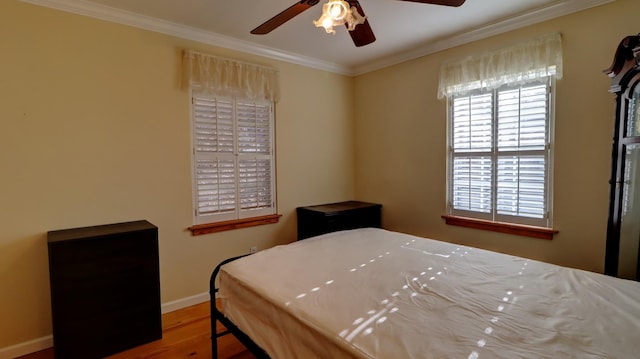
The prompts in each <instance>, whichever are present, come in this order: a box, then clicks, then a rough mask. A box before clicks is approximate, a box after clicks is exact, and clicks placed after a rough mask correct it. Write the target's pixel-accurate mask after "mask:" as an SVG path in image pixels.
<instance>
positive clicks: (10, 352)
mask: <svg viewBox="0 0 640 359" xmlns="http://www.w3.org/2000/svg"><path fill="white" fill-rule="evenodd" d="M207 301H209V292H206V293H200V294H196V295H193V296H191V297H186V298H182V299H178V300H174V301H172V302H167V303H164V304H162V306H161V308H160V310H161V311H162V314H165V313H169V312H173V311H176V310H178V309H182V308H186V307H189V306H192V305H196V304H200V303H204V302H207ZM52 346H53V335H47V336H44V337H42V338H36V339H32V340H29V341H26V342H23V343H18V344H16V345H12V346H9V347H5V348H0V359H14V358H17V357H20V356H23V355H27V354H31V353H35V352H38V351H40V350H44V349H47V348H51V347H52Z"/></svg>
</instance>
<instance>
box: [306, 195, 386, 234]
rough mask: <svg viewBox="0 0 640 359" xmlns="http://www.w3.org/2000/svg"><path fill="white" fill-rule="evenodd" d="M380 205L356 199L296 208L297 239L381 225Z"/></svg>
mask: <svg viewBox="0 0 640 359" xmlns="http://www.w3.org/2000/svg"><path fill="white" fill-rule="evenodd" d="M381 208H382V205H380V204H375V203H366V202H358V201H347V202H339V203H329V204H321V205H317V206H307V207H298V208H296V213H297V216H298V240H301V239H305V238H309V237H313V236H317V235H320V234H324V233H329V232H335V231H341V230H346V229H355V228H365V227H375V228H380V227H381V214H380V212H381Z"/></svg>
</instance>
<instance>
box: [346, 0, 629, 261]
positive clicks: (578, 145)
mask: <svg viewBox="0 0 640 359" xmlns="http://www.w3.org/2000/svg"><path fill="white" fill-rule="evenodd" d="M638 13H640V2H638V1H637V0H617V1H615V2H614V3H611V4H608V5H603V6H600V7H597V8H593V9H590V10H586V11H583V12H579V13H575V14H572V15H569V16H565V17H562V18H558V19H555V20H551V21H547V22H544V23H541V24H538V25H534V26H530V27H526V28H523V29H521V30H517V31H512V32H509V33H507V34H503V35H499V36H495V37H492V38H489V39H486V40H482V41H477V42H474V43H471V44H468V45H464V46H460V47H457V48H454V49H451V50H447V51H442V52H440V53H437V54H433V55H430V56H426V57H423V58H420V59H417V60H414V61H411V62H407V63H403V64H400V65H397V66H393V67H390V68H386V69H383V70H380V71H377V72H375V73H370V74H366V75H363V76H359V77H358V78H357V79H356V93H357V94H358V96H357V97H356V111H355V114H356V117H355V119H356V197H358V198H359V199H361V200H370V201H376V202H380V203H383V205H384V207H383V225H384V226H385V227H386V228H389V229H393V230H398V231H402V232H408V233H412V234H418V235H424V236H428V237H432V238H436V239H441V240H446V241H451V242H456V243H462V244H465V245H471V246H478V247H483V248H488V249H492V250H496V251H501V252H506V253H510V254H514V255H520V256H525V257H530V258H534V259H539V260H543V261H548V262H552V263H556V264H561V265H567V266H571V267H578V268H583V269H587V270H592V271H602V269H603V262H604V248H605V236H606V224H607V207H608V200H609V199H608V189H609V185H608V180H609V171H610V156H611V136H612V131H613V114H614V97H613V95H610V94H609V93H608V92H607V91H608V89H609V79H608V78H607V77H606V76H605V75H603V73H602V70H603V69H605V68H607V67H609V65H610V64H611V61H612V59H613V54H614V52H615V49H616V47H617V45H618V43H619V42H620V40H622V38H623V37H624V36H627V35H633V34H636V33H637V32H638V26H637V24H638V22H637V14H638ZM558 31H559V32H561V33H562V35H563V49H564V78H563V79H562V80H560V81H558V83H557V93H556V99H557V102H556V117H555V162H554V176H553V181H554V186H555V189H554V201H553V211H554V213H553V219H554V228H555V229H558V230H559V231H560V233H559V234H558V235H557V236H555V237H554V239H553V240H552V241H545V240H540V239H532V238H526V237H517V236H512V235H505V234H497V233H494V232H486V231H480V230H474V229H468V228H461V227H454V226H447V225H445V224H444V221H443V220H442V219H441V215H443V214H445V210H446V207H445V202H446V200H445V197H446V195H445V191H446V183H445V171H446V101H444V100H442V101H440V100H437V98H436V92H437V85H438V73H439V67H440V64H441V63H442V62H443V61H445V60H448V59H455V58H460V57H464V56H466V55H468V54H472V53H476V52H481V51H486V50H489V49H494V48H500V47H504V46H509V45H511V44H514V43H517V42H518V41H526V40H527V39H529V38H531V37H534V36H536V35H540V34H546V33H550V32H558Z"/></svg>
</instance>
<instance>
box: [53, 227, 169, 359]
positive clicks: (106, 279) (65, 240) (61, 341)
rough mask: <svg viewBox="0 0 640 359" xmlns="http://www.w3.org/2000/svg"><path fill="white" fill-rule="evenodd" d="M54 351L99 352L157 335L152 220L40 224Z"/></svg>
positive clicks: (64, 357) (66, 357)
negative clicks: (57, 226)
mask: <svg viewBox="0 0 640 359" xmlns="http://www.w3.org/2000/svg"><path fill="white" fill-rule="evenodd" d="M48 247H49V275H50V281H51V309H52V317H53V341H54V352H55V357H56V358H59V359H73V358H82V359H91V358H103V357H105V356H108V355H110V354H114V353H117V352H120V351H123V350H126V349H129V348H132V347H135V346H138V345H140V344H144V343H148V342H151V341H154V340H157V339H160V338H162V317H161V312H160V276H159V261H158V228H157V227H156V226H154V225H152V224H151V223H149V222H147V221H135V222H126V223H117V224H109V225H102V226H95V227H83V228H74V229H66V230H58V231H51V232H48Z"/></svg>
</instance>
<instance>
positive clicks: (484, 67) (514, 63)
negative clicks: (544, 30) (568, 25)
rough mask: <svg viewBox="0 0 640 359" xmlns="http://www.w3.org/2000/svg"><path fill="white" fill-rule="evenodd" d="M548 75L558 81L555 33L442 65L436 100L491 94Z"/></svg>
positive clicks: (559, 45) (558, 46)
mask: <svg viewBox="0 0 640 359" xmlns="http://www.w3.org/2000/svg"><path fill="white" fill-rule="evenodd" d="M552 75H555V77H556V79H561V78H562V40H561V36H560V34H559V33H554V34H549V35H544V36H541V37H538V38H535V39H532V40H529V41H527V42H524V43H520V44H518V45H515V46H510V47H506V48H502V49H498V50H494V51H488V52H484V53H481V54H476V55H471V56H468V57H466V58H464V59H461V60H456V61H451V62H447V63H444V64H443V65H442V67H441V68H440V83H439V86H438V98H439V99H442V98H444V97H449V96H453V95H465V94H467V93H468V92H470V91H472V90H477V89H482V90H494V89H497V88H498V87H500V86H502V85H505V84H513V85H521V84H524V83H527V82H531V81H535V80H537V79H540V78H541V77H546V76H552Z"/></svg>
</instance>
